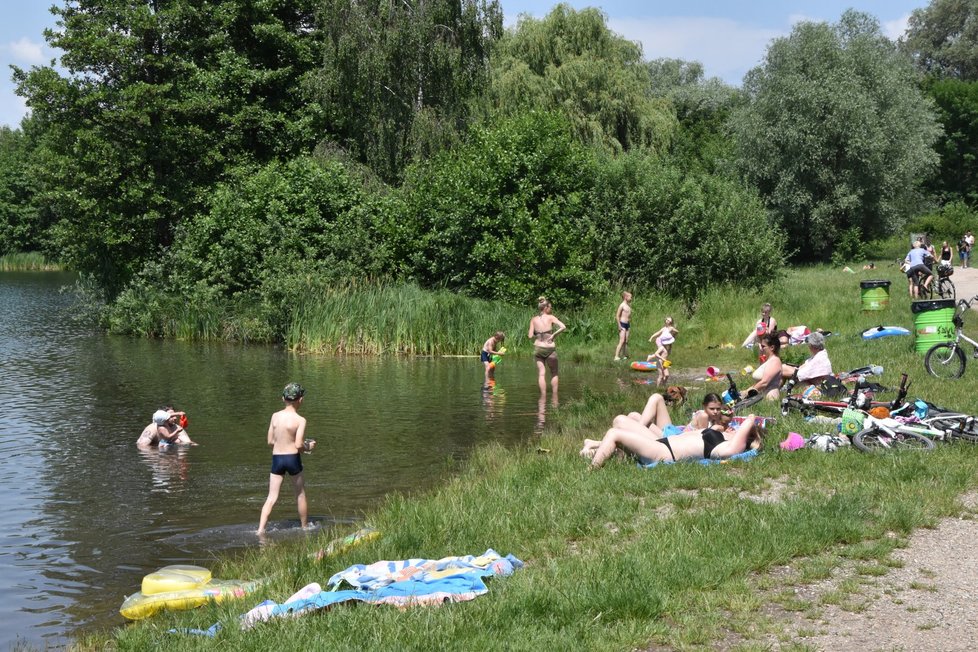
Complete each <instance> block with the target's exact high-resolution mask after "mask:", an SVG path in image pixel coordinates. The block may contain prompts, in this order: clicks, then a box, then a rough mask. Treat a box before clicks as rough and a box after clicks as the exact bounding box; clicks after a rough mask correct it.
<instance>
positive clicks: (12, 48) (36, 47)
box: [3, 36, 47, 65]
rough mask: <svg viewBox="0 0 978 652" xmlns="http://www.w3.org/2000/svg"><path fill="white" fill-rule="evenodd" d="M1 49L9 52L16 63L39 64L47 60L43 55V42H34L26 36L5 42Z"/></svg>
mask: <svg viewBox="0 0 978 652" xmlns="http://www.w3.org/2000/svg"><path fill="white" fill-rule="evenodd" d="M3 49H4V50H5V51H6V52H8V53H10V56H11V57H12V58H13V59H14V61H16V62H17V63H24V64H29V65H34V64H36V65H41V64H44V63H45V62H46V61H47V59H45V57H44V44H43V43H35V42H34V41H32V40H30V39H29V38H27V37H26V36H24V37H21V38H20V40H17V41H13V42H10V43H7V44H6V45H4V46H3Z"/></svg>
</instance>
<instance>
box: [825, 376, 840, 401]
mask: <svg viewBox="0 0 978 652" xmlns="http://www.w3.org/2000/svg"><path fill="white" fill-rule="evenodd" d="M819 389H820V390H821V392H822V395H823V396H825V397H826V398H838V397H839V396H842V395H843V394H845V393H846V386H845V385H843V384H842V381H841V380H839V379H838V378H836V377H835V376H832V377H831V378H826V379H825V380H823V381H822V383H821V386H820V387H819Z"/></svg>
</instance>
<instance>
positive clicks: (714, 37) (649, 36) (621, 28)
mask: <svg viewBox="0 0 978 652" xmlns="http://www.w3.org/2000/svg"><path fill="white" fill-rule="evenodd" d="M608 26H609V27H610V28H611V29H612V30H613V31H615V32H617V33H618V34H621V35H622V36H624V37H625V38H627V39H628V40H630V41H638V42H640V43H641V44H642V52H643V54H644V55H645V58H646V59H648V60H652V59H659V58H670V59H683V60H686V61H699V62H700V63H702V64H703V70H704V73H705V74H706V76H707V77H720V78H721V79H723V80H724V81H725V82H727V83H728V84H733V85H737V86H739V85H740V83H741V82H742V81H743V77H744V75H745V74H746V73H747V71H748V70H750V69H751V68H753V67H754V66H757V65H759V64H760V63H761V61H762V60H763V59H764V55H765V53H766V52H767V46H768V45H769V44H770V43H771V41H772V40H774V39H775V38H778V37H780V36H786V35H787V34H788V33H789V30H788V28H785V29H784V30H777V29H768V28H762V27H755V26H750V25H746V24H743V23H739V22H737V21H735V20H731V19H727V18H685V17H669V18H625V19H621V18H611V19H609V21H608Z"/></svg>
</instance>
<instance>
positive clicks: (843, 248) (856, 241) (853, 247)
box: [832, 227, 867, 267]
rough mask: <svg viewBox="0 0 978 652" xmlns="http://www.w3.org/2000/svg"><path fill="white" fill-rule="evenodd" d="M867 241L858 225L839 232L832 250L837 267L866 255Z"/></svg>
mask: <svg viewBox="0 0 978 652" xmlns="http://www.w3.org/2000/svg"><path fill="white" fill-rule="evenodd" d="M866 251H867V249H866V243H865V242H864V241H863V236H862V233H861V232H860V230H859V229H858V228H857V227H851V228H848V229H846V230H844V231H842V232H841V233H839V238H838V239H837V240H836V241H835V249H834V250H833V251H832V264H833V265H835V266H836V267H839V266H842V265H846V264H848V263H852V262H854V261H857V260H862V259H863V258H865V257H866Z"/></svg>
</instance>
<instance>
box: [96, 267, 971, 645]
mask: <svg viewBox="0 0 978 652" xmlns="http://www.w3.org/2000/svg"><path fill="white" fill-rule="evenodd" d="M866 274H870V273H869V272H867V273H866ZM888 275H889V277H890V278H892V279H893V280H894V286H893V289H892V292H891V296H892V305H891V307H890V309H889V310H887V311H882V312H878V313H863V312H862V311H861V310H860V301H859V283H858V281H859V280H860V279H861V278H866V277H865V276H863V275H861V274H848V273H843V272H840V271H838V270H837V269H828V268H814V269H805V270H795V271H792V272H790V273H789V274H788V276H787V278H785V279H784V280H783V281H782V282H781V283H779V285H778V287H777V289H776V290H772V291H771V293H770V294H768V295H758V294H750V293H737V292H715V293H709V294H708V295H707V296H705V297H704V298H703V300H702V301H701V303H700V305H699V307H698V310H697V312H696V314H695V315H694V316H692V317H688V318H687V317H685V316H682V315H681V314H680V313H678V312H677V313H675V314H674V316H676V317H677V321H678V322H679V323H678V327H679V329H680V336H679V339H678V341H677V345H676V348H675V350H674V354H675V355H674V357H675V358H676V361H677V362H676V368H677V372H678V371H680V370H681V369H682V368H684V367H685V368H690V369H691V370H692V369H696V370H698V369H701V368H702V367H704V366H706V365H707V364H716V365H719V366H721V367H723V368H725V369H739V368H740V367H742V366H744V365H745V364H750V363H754V364H756V360H754V359H753V354H752V353H751V352H748V351H745V350H743V349H740V348H733V349H720V348H709V347H713V346H716V345H718V344H722V343H724V342H731V343H733V344H735V345H738V344H739V343H740V341H741V340H742V339H743V337H744V335H745V334H746V332H747V331H748V330H749V329H750V327H751V324H752V322H753V320H754V318H755V316H754V315H755V313H756V311H757V307H758V305H759V303H760V302H761V301H763V300H769V301H771V303H773V304H774V306H775V311H774V315H775V317H776V318H777V319H778V320H779V321H780V322H781V323H782V324H783V325H794V324H802V323H804V324H807V325H809V326H812V327H815V326H821V327H823V328H826V329H828V330H832V331H833V333H834V334H833V336H832V337H831V338H830V339H829V341H828V348H829V351H830V353H831V356H832V358H833V361H834V363H835V366H836V367H837V368H839V369H842V368H845V367H852V366H858V365H863V364H868V363H876V364H882V365H883V366H884V367H886V373H885V374H884V377H883V382H884V384H894V383H895V382H896V379H897V377H898V375H899V373H900V372H901V371H906V372H908V373H909V374H911V376H912V378H913V379H914V386H913V390H912V393H913V394H915V395H919V396H923V397H926V398H930V399H931V400H934V401H938V402H940V403H943V404H946V405H948V406H950V407H955V408H960V409H966V410H971V411H978V405H976V401H975V399H974V397H973V387H974V383H973V382H972V380H969V378H972V379H973V378H974V374H975V373H978V371H976V370H975V369H974V368H970V369H969V370H968V373H967V376H966V378H965V379H963V380H961V381H958V382H956V383H946V384H943V385H942V384H940V383H939V382H938V381H937V380H936V379H932V378H929V377H927V376H926V375H925V372H924V370H923V365H922V362H921V356H919V355H917V354H915V353H913V352H912V351H911V350H910V349H911V342H910V338H888V339H882V340H876V341H870V342H867V341H863V340H862V339H861V337H860V336H859V333H860V332H861V330H862V329H863V328H866V327H869V326H873V325H878V324H880V323H884V324H893V325H904V326H909V325H911V323H912V320H911V317H910V312H909V306H908V300H907V299H906V297H905V286H904V281H903V280H902V278H901V277H899V276H898V274H897V272H896V268H895V267H894V268H893V270H892V272H888V270H887V269H886V268H885V267H884V268H882V269H881V270H876V271H875V272H874V273H873V277H880V278H886V277H887V276H888ZM444 301H446V302H448V301H449V299H448V298H445V299H444ZM615 305H616V302H615V301H614V297H612V298H611V299H609V301H608V303H607V305H605V306H596V307H594V308H593V309H592V311H593V312H590V313H588V312H583V313H580V315H581V316H579V317H578V318H579V319H581V320H582V321H583V320H584V319H585V318H586V317H588V316H589V315H590V318H591V319H593V320H594V322H593V323H594V324H595V326H594V328H595V330H594V333H595V335H594V337H593V338H592V339H590V340H589V339H587V338H585V337H583V336H582V335H581V334H580V333H577V334H575V333H573V332H572V333H571V334H570V335H571V336H570V337H568V338H567V340H565V341H564V342H562V343H561V347H562V348H561V355H562V361H563V360H573V359H575V358H578V359H579V358H590V357H594V358H595V359H598V360H605V359H608V364H611V362H610V357H611V353H612V352H613V349H614V339H613V338H614V330H613V324H612V323H611V321H612V317H613V311H614V306H615ZM440 307H442V308H447V309H448V312H449V313H451V310H452V309H454V308H457V307H458V306H457V305H455V304H451V303H446V304H444V305H442V306H440ZM655 308H656V309H655V310H653V309H652V304H651V303H650V302H648V301H647V298H646V297H642V296H638V297H636V301H635V309H636V312H635V321H634V323H635V324H636V331H637V332H636V335H637V336H644V337H647V334H648V329H653V328H657V327H658V324H659V323H660V321H661V317H662V316H664V315H663V314H661V313H660V311H666V310H669V306H668V305H666V304H658V305H656V306H655ZM404 309H405V310H407V309H409V308H407V307H405V308H404ZM343 312H344V311H343V310H340V309H337V312H336V313H334V316H335V315H341V314H343ZM557 313H558V316H560V317H561V318H562V319H563V318H566V319H567V321H568V322H569V324H570V323H571V322H572V318H571V317H570V316H567V315H565V314H562V313H561V311H560V310H559V309H558V310H557ZM530 314H532V312H527V313H526V314H525V315H518V316H514V317H513V319H514V326H513V328H516V327H517V326H521V328H525V321H524V320H525V319H527V318H528V317H529V315H530ZM326 316H328V315H324V317H326ZM463 317H464V315H463ZM517 317H518V318H519V319H518V320H517ZM497 318H499V319H500V320H501V319H502V316H499V317H497ZM452 319H454V317H452ZM463 321H464V319H460V320H459V321H458V322H450V323H452V324H454V325H457V326H458V327H459V328H461V327H462V325H461V324H462V323H463ZM600 322H607V327H605V326H604V325H601V324H600ZM973 325H974V324H973V323H972V324H970V326H971V327H973ZM640 329H641V330H640ZM466 332H468V331H466ZM517 332H519V331H517ZM479 337H482V338H483V339H484V336H483V335H481V334H480V336H479ZM644 337H642V339H643V340H644ZM327 339H328V338H327ZM477 339H478V338H477ZM460 341H461V340H460ZM480 343H481V340H479V341H477V342H476V343H475V347H478V345H479V344H480ZM636 344H637V342H636ZM311 348H315V347H311ZM524 349H526V350H528V348H527V347H526V346H525V345H523V344H520V345H519V346H517V347H516V350H517V352H518V353H519V352H521V351H523V350H524ZM696 375H700V374H699V372H696V373H690V374H688V377H689V378H692V377H694V376H696ZM686 384H688V385H690V386H691V387H694V388H695V389H693V390H691V398H692V402H694V403H695V402H698V400H699V399H700V398H701V397H702V395H703V393H704V392H705V391H708V390H712V389H713V387H710V386H707V385H705V384H704V383H701V382H697V381H693V380H690V381H688V382H687V383H686ZM647 396H648V387H646V386H639V385H631V384H625V385H624V386H623V387H622V388H621V390H620V391H617V392H615V393H614V394H608V395H604V394H595V393H587V394H586V395H585V396H583V397H581V398H580V399H579V400H576V401H573V402H566V403H564V404H563V405H562V406H561V408H560V410H559V411H558V414H557V415H556V418H554V419H548V429H547V431H546V432H545V433H544V435H543V436H542V437H540V438H537V439H534V440H533V441H529V442H527V444H526V446H524V447H522V448H519V449H517V450H508V449H502V448H500V447H498V446H488V447H485V448H483V449H481V450H479V451H477V453H476V454H475V455H474V456H473V458H472V459H471V461H470V462H469V464H468V465H467V467H466V469H465V470H464V471H463V472H462V473H460V474H459V475H458V476H457V477H456V478H455V479H453V480H452V481H450V482H448V483H447V484H446V485H445V486H443V487H442V488H440V489H438V490H436V491H433V492H430V493H428V494H426V495H423V496H415V497H411V498H406V497H403V496H397V495H395V496H391V497H390V498H389V499H388V500H387V502H386V504H385V505H384V506H383V507H382V508H380V509H378V510H377V511H376V512H375V513H372V514H370V515H369V516H368V518H369V521H370V523H371V524H373V525H374V526H375V527H377V528H378V529H380V530H381V531H382V532H383V537H382V538H381V539H379V540H375V541H373V542H369V543H366V544H363V545H361V546H360V547H358V548H355V549H353V550H351V551H349V552H347V553H344V554H342V555H340V556H337V557H335V558H327V559H324V560H322V561H315V560H314V559H313V558H311V557H310V553H313V552H314V551H316V550H318V549H320V548H321V547H322V546H323V545H324V544H325V542H326V541H328V540H330V539H331V538H333V537H334V536H336V535H337V534H338V532H322V533H317V534H316V535H314V536H311V537H310V538H309V539H307V540H305V541H300V542H293V543H288V544H282V545H277V546H273V547H270V548H266V549H263V550H255V551H252V552H250V553H248V554H246V555H244V556H241V557H237V558H234V559H228V560H225V561H223V562H222V563H221V564H219V565H218V567H217V568H216V569H215V571H216V572H215V575H216V576H219V577H266V578H270V581H269V583H268V585H267V587H266V588H265V589H264V590H263V591H262V592H261V593H260V594H259V595H257V596H253V597H251V598H247V599H245V600H242V601H237V602H233V603H228V604H223V605H213V606H210V607H206V608H203V609H199V610H196V611H192V612H184V613H178V614H168V615H164V616H160V617H157V618H154V619H152V620H149V621H145V622H142V623H138V624H136V625H135V626H132V627H127V628H125V629H122V630H119V631H118V632H116V633H115V634H114V636H113V637H112V640H106V639H96V640H89V641H86V642H84V643H83V647H90V648H91V649H103V648H104V647H105V646H106V645H115V646H117V647H118V648H119V649H151V648H158V647H165V648H166V649H169V650H184V649H186V650H191V649H199V648H207V649H212V648H214V647H215V646H220V647H224V648H227V649H235V650H239V649H243V650H264V649H269V648H271V647H278V648H285V649H342V650H345V649H350V650H353V649H392V650H393V649H416V650H422V649H459V650H463V649H479V650H482V649H486V650H495V649H500V650H501V649H540V648H555V647H563V648H565V649H592V650H622V649H633V648H642V649H644V648H647V647H653V648H654V647H656V646H667V647H669V648H682V649H696V648H702V649H710V648H714V647H716V646H717V645H718V644H719V643H720V642H722V643H723V644H724V645H725V646H727V647H730V648H736V647H738V646H740V647H742V648H745V649H756V648H761V647H765V646H766V645H769V644H771V642H772V641H777V642H778V645H781V646H784V647H785V648H789V649H790V647H791V646H792V645H795V646H797V647H798V648H799V649H803V645H799V644H797V643H796V642H794V641H792V640H790V639H782V638H781V637H784V636H785V634H784V633H783V632H782V629H783V628H782V627H781V626H780V625H779V623H778V622H777V621H776V620H775V618H774V617H773V616H772V613H774V612H772V610H770V609H768V608H767V605H769V604H771V603H776V604H779V605H781V606H782V607H783V608H784V609H788V610H791V611H801V612H804V613H808V614H811V615H817V614H818V613H819V611H820V609H821V608H822V607H824V605H825V604H826V603H828V602H832V603H837V604H842V605H843V606H846V607H847V608H851V609H854V610H858V609H860V608H861V604H862V597H861V595H860V592H861V591H862V590H864V589H865V587H866V586H867V585H870V584H872V583H873V582H875V581H876V578H878V576H879V575H881V574H885V572H886V570H887V568H888V567H890V566H891V565H893V564H894V563H895V562H894V561H892V559H891V557H890V554H889V553H890V552H891V551H892V550H893V549H894V548H896V547H899V546H902V545H905V543H906V540H907V537H908V535H909V533H910V532H912V531H913V530H914V529H915V528H919V527H927V526H932V525H934V524H935V523H936V522H937V521H938V520H939V519H940V518H941V517H944V516H947V515H951V514H956V513H959V512H960V508H959V506H958V503H957V497H958V496H959V495H960V494H961V493H963V492H965V491H968V490H972V489H974V488H975V487H976V486H978V474H976V453H978V450H976V449H975V448H973V447H971V446H967V445H947V446H942V447H939V449H938V450H937V451H936V452H934V453H932V454H928V455H901V456H891V457H886V456H882V457H873V456H869V455H863V454H859V453H857V452H855V451H852V450H843V451H841V452H838V453H835V454H824V453H818V452H815V451H807V450H802V451H795V452H792V453H786V452H783V451H781V450H780V449H779V448H778V447H777V442H778V441H780V440H781V439H782V438H783V437H784V436H785V434H786V433H787V432H788V431H790V430H795V431H797V432H801V433H805V434H810V433H812V432H814V428H813V426H811V425H810V424H808V423H806V422H804V421H803V420H802V419H801V418H800V417H797V416H792V417H789V418H779V421H778V423H777V425H776V426H775V427H774V428H773V429H772V431H771V432H770V433H769V440H768V441H767V450H766V451H765V452H764V453H763V454H762V455H761V456H759V457H758V458H757V459H756V460H755V461H752V462H749V463H735V464H727V465H715V466H709V467H704V466H700V465H683V464H680V465H675V466H666V467H659V468H656V469H653V470H640V469H638V468H636V466H635V465H634V464H632V463H626V462H620V463H610V464H608V465H607V466H606V467H605V468H603V469H601V470H600V471H597V472H589V471H587V470H586V469H587V467H586V464H585V463H584V461H583V460H581V459H580V457H578V455H577V450H578V449H579V448H580V444H581V440H582V439H583V438H584V437H594V436H595V435H598V434H600V433H601V432H603V430H604V429H605V428H606V427H607V424H608V423H609V421H610V419H611V417H612V416H613V415H614V414H616V413H618V412H621V411H624V410H627V409H631V408H634V407H636V406H638V405H640V404H641V403H642V402H643V401H644V400H645V398H646V397H647ZM759 408H760V409H759V410H758V411H759V412H760V413H766V414H775V412H776V406H775V405H773V404H763V405H761V406H759ZM688 411H689V407H687V408H678V409H676V411H675V412H674V418H675V420H677V421H679V420H683V419H685V418H687V417H688ZM822 428H824V426H822ZM489 547H492V548H494V549H495V550H497V551H499V552H500V553H502V554H506V553H512V554H515V555H516V556H517V557H520V558H521V559H523V560H525V561H526V562H527V567H526V568H525V569H523V570H521V571H518V572H517V573H516V574H515V575H513V576H512V577H510V578H508V579H504V580H494V581H493V583H492V584H491V586H490V592H489V594H488V595H486V596H483V597H481V598H479V599H477V600H475V601H473V602H469V603H463V604H456V605H450V606H445V607H443V608H440V609H414V610H408V611H405V612H399V611H397V610H396V609H392V608H386V607H370V606H364V605H360V606H353V607H342V606H341V607H338V608H335V609H333V610H331V611H329V612H327V613H323V614H318V615H313V616H306V617H303V618H300V619H296V620H285V621H281V622H274V623H268V624H265V625H262V626H259V627H257V628H255V629H254V630H251V631H248V632H242V631H240V630H239V629H238V628H237V624H236V623H237V617H238V615H239V614H241V613H243V612H244V611H246V610H247V609H249V608H250V607H251V606H253V605H254V604H257V603H258V602H260V601H261V600H263V599H265V598H272V599H275V600H283V599H284V598H286V597H287V596H288V595H290V594H291V593H292V592H294V591H295V590H296V589H297V588H299V587H301V586H303V585H305V584H306V583H309V582H312V581H318V582H321V583H322V582H324V581H325V580H326V579H327V578H328V577H329V576H331V575H332V574H333V573H335V572H337V571H339V570H342V569H343V568H345V567H347V566H349V565H350V564H353V563H369V562H372V561H375V560H379V559H402V558H409V557H426V558H438V557H442V556H446V555H455V554H478V553H481V552H483V551H485V549H486V548H489ZM841 564H845V565H847V566H849V567H851V568H853V569H855V575H854V579H853V580H852V581H850V582H847V583H844V584H843V585H842V588H841V589H840V590H839V591H837V592H835V593H834V594H832V595H830V596H828V597H824V598H822V599H821V602H819V601H805V600H801V599H799V598H798V597H797V596H796V594H795V592H794V591H793V590H792V586H793V585H795V584H799V583H806V582H812V581H816V580H820V579H825V578H827V577H829V575H830V574H831V573H832V571H833V569H834V568H836V567H838V566H839V565H841ZM785 566H789V567H790V568H791V572H784V567H785ZM775 570H777V572H774V571H775ZM121 598H122V596H120V602H121ZM218 621H219V622H221V623H222V624H223V629H222V631H221V632H220V634H219V635H218V640H217V641H215V640H212V639H204V638H197V637H192V636H183V635H174V634H168V633H167V630H168V629H170V628H171V627H198V628H207V627H209V626H210V625H211V624H213V623H214V622H218Z"/></svg>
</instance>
